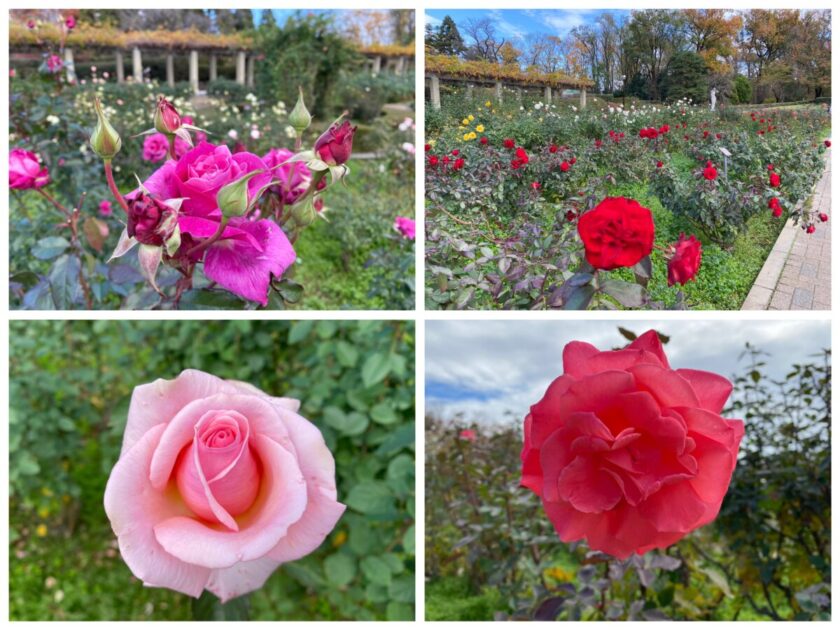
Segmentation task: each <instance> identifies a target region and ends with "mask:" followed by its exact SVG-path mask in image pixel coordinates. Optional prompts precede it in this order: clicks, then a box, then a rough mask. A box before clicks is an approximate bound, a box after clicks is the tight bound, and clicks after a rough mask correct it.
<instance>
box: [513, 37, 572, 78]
mask: <svg viewBox="0 0 840 630" xmlns="http://www.w3.org/2000/svg"><path fill="white" fill-rule="evenodd" d="M563 48H564V47H563V40H562V39H560V38H559V37H557V36H556V35H549V34H548V33H529V34H528V36H527V37H526V38H525V42H524V45H523V53H522V58H523V60H524V62H525V65H526V66H527V67H533V68H537V69H538V70H540V71H542V72H548V73H552V72H559V71H560V70H561V69H562V68H563V65H564V61H565V60H564V57H565V53H564V50H563Z"/></svg>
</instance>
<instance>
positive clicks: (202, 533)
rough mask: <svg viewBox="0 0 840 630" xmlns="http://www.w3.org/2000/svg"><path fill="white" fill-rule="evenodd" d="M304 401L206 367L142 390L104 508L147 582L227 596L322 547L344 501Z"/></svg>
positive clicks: (130, 562)
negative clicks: (279, 395)
mask: <svg viewBox="0 0 840 630" xmlns="http://www.w3.org/2000/svg"><path fill="white" fill-rule="evenodd" d="M298 407H299V403H298V401H296V400H292V399H289V398H274V397H272V396H269V395H267V394H265V393H263V392H262V391H260V390H258V389H257V388H255V387H253V386H251V385H248V384H246V383H241V382H237V381H225V380H222V379H220V378H217V377H215V376H212V375H210V374H206V373H204V372H200V371H198V370H185V371H184V372H182V373H181V374H180V375H179V376H178V377H177V378H175V379H174V380H169V381H167V380H157V381H155V382H153V383H149V384H147V385H140V386H139V387H136V388H135V389H134V394H133V395H132V398H131V405H130V407H129V410H128V421H127V424H126V428H125V434H124V436H123V445H122V452H121V453H120V458H119V460H118V461H117V463H116V464H115V465H114V468H113V470H112V471H111V476H110V478H109V480H108V485H107V487H106V488H105V512H106V513H107V515H108V518H109V519H110V521H111V527H112V528H113V530H114V533H115V534H116V535H117V538H118V541H119V546H120V552H121V554H122V557H123V559H124V560H125V562H126V564H127V565H128V567H129V568H130V569H131V571H132V573H134V575H136V576H137V577H138V578H139V579H140V580H142V581H143V583H144V584H145V585H146V586H153V587H163V588H169V589H172V590H175V591H179V592H181V593H186V594H187V595H191V596H192V597H199V596H200V595H201V593H202V591H204V590H205V589H207V590H209V591H211V592H212V593H214V594H215V595H217V596H218V597H219V598H220V599H221V600H222V601H223V602H225V601H228V600H230V599H232V598H234V597H238V596H239V595H242V594H244V593H248V592H250V591H253V590H256V589H258V588H260V587H261V586H262V585H263V584H264V583H265V581H266V579H268V577H269V576H270V575H271V574H272V573H273V572H274V570H275V569H276V568H277V567H278V566H280V565H281V564H283V563H285V562H291V561H293V560H297V559H299V558H302V557H304V556H306V555H307V554H309V553H311V552H313V551H314V550H315V549H317V548H318V546H320V545H321V543H322V542H323V541H324V539H325V538H326V536H327V535H328V534H329V533H330V531H332V529H333V528H334V527H335V525H336V523H337V522H338V519H339V518H340V517H341V515H342V514H343V512H344V509H345V506H344V505H343V504H341V503H339V502H338V501H337V500H336V487H335V461H334V459H333V456H332V454H331V453H330V451H329V449H328V448H327V446H326V444H325V443H324V438H323V436H322V435H321V432H320V431H319V430H318V428H317V427H316V426H315V425H313V424H312V423H311V422H309V421H308V420H306V419H305V418H303V417H302V416H300V415H298V413H297V410H298Z"/></svg>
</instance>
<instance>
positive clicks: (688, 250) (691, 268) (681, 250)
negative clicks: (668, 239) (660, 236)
mask: <svg viewBox="0 0 840 630" xmlns="http://www.w3.org/2000/svg"><path fill="white" fill-rule="evenodd" d="M671 249H672V250H673V254H671V258H670V259H669V260H668V286H669V287H670V286H673V285H675V284H685V283H686V282H688V281H689V280H693V279H694V277H695V276H696V275H697V272H698V271H699V270H700V259H701V257H702V254H703V248H702V247H701V245H700V241H698V240H697V238H696V237H695V236H694V235H693V234H692V235H691V236H689V237H688V238H686V236H685V234H680V238H679V240H677V242H676V243H674V244H673V245H671Z"/></svg>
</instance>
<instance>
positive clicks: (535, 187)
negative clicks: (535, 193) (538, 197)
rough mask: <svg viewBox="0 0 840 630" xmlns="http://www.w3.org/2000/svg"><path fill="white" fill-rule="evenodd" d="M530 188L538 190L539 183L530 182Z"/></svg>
mask: <svg viewBox="0 0 840 630" xmlns="http://www.w3.org/2000/svg"><path fill="white" fill-rule="evenodd" d="M531 188H533V189H534V190H539V189H540V183H539V182H531Z"/></svg>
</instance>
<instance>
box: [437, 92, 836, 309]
mask: <svg viewBox="0 0 840 630" xmlns="http://www.w3.org/2000/svg"><path fill="white" fill-rule="evenodd" d="M458 100H459V99H453V98H450V99H449V102H450V103H453V102H455V101H458ZM593 100H594V99H593ZM471 105H472V106H471V107H469V104H468V105H467V107H469V109H465V106H464V104H463V99H460V102H458V104H457V105H448V106H447V107H446V108H445V109H444V111H443V112H442V114H441V115H440V116H438V117H433V118H431V120H430V121H427V123H428V122H431V125H428V124H427V135H428V141H427V144H426V147H425V149H426V164H427V169H426V172H427V174H426V190H427V245H426V252H427V259H426V263H427V287H426V296H427V305H428V307H429V308H506V309H509V308H532V309H533V308H564V309H577V308H622V307H623V308H637V307H643V308H726V309H737V308H739V307H740V303H741V302H742V301H743V299H744V297H745V296H746V294H747V292H748V291H749V288H750V285H751V283H752V280H753V279H754V278H755V276H756V275H757V273H758V271H759V270H760V268H761V264H762V263H763V259H764V257H765V256H766V254H767V253H768V252H769V250H770V249H771V248H772V245H773V241H774V240H775V235H776V234H777V233H778V231H779V230H780V229H781V225H782V223H783V217H786V216H793V217H794V219H795V221H796V222H797V223H798V224H799V225H800V226H801V227H802V229H804V230H806V231H809V232H810V231H812V230H813V228H814V225H815V223H816V222H819V221H826V220H828V217H827V216H825V215H816V214H814V213H811V211H810V210H809V208H808V207H807V205H806V204H803V203H802V202H804V201H805V200H806V199H807V197H808V196H809V194H810V191H811V188H812V186H813V183H814V181H815V180H816V178H817V177H818V176H819V175H820V173H821V170H822V168H823V153H824V152H825V151H826V150H827V149H828V147H829V146H830V142H829V141H828V140H827V137H828V116H827V114H826V112H825V110H824V109H823V108H822V107H819V106H812V107H797V108H787V109H772V110H769V109H768V110H766V111H765V110H760V109H755V110H745V111H736V110H730V109H722V110H720V111H718V112H716V113H711V112H709V111H708V110H707V109H706V108H704V107H698V106H692V105H690V104H688V103H684V102H677V103H675V104H672V105H666V106H660V105H646V106H641V107H635V106H631V107H628V108H627V109H624V108H622V107H621V106H620V105H618V104H617V103H614V104H609V103H604V102H603V101H600V100H596V101H595V102H594V103H593V105H594V106H593V107H592V108H590V109H588V110H584V111H579V110H578V109H577V108H576V107H574V106H569V105H565V104H562V103H561V104H560V105H556V104H555V105H547V104H545V103H543V102H541V101H537V102H530V103H523V104H522V105H519V104H516V105H510V104H507V105H505V106H501V105H497V104H495V103H494V102H493V101H492V100H487V101H485V102H482V101H479V102H476V103H472V104H471ZM613 197H621V198H624V199H625V200H626V201H625V202H621V203H626V204H630V205H627V206H626V207H630V206H633V207H635V205H634V204H632V202H633V201H635V202H640V203H639V206H640V207H641V208H642V210H643V212H641V214H640V219H638V220H637V221H636V222H635V223H632V224H628V223H627V222H626V217H627V211H626V210H621V209H620V208H619V209H617V210H611V211H605V210H604V208H607V207H611V206H615V203H617V202H614V201H610V198H613ZM596 210H598V215H599V216H600V217H601V218H602V219H603V218H604V217H605V216H606V215H608V214H611V215H612V216H611V217H607V219H608V220H597V221H596V220H595V219H593V218H587V217H588V216H589V215H590V214H591V213H593V212H595V211H596ZM639 221H641V223H639ZM648 221H650V223H648ZM756 249H757V250H758V251H756ZM602 250H603V251H602ZM604 252H606V255H603V254H604Z"/></svg>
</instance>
